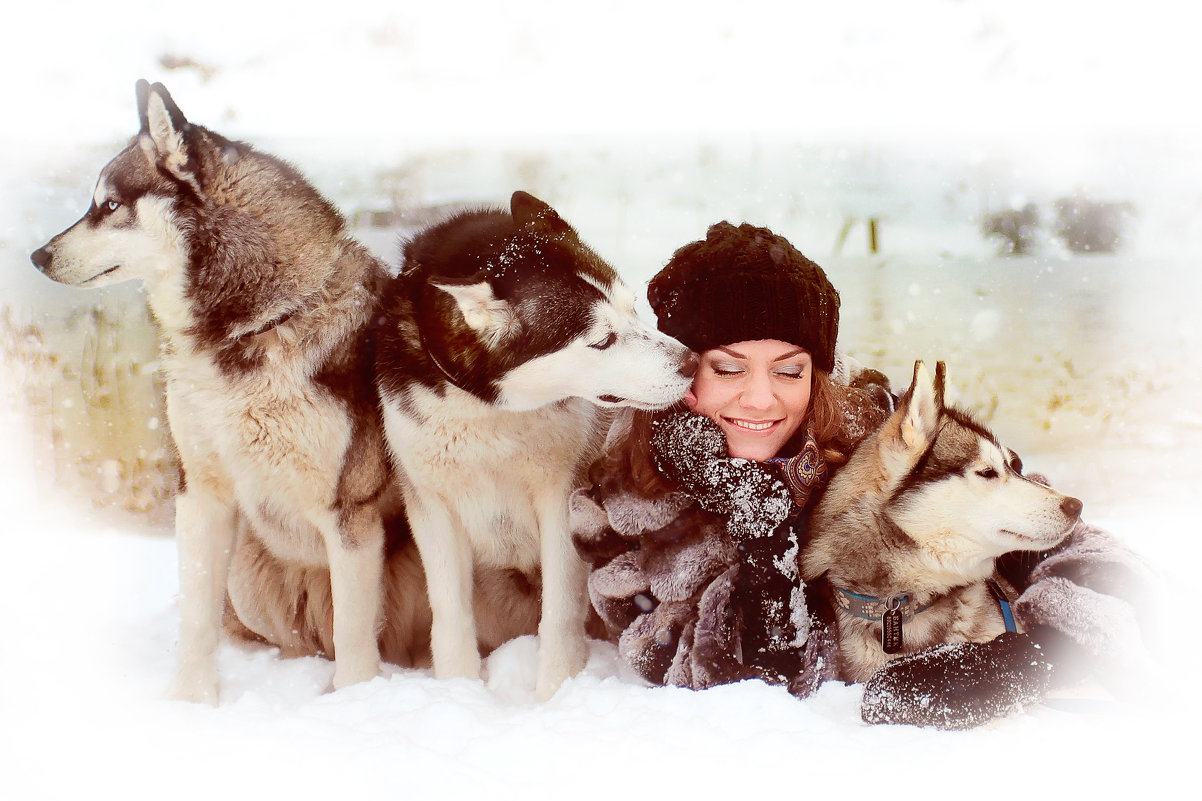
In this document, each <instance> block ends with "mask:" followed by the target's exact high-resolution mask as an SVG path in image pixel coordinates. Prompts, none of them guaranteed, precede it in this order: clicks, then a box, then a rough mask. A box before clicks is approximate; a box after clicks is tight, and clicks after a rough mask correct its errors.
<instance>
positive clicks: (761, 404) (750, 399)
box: [739, 373, 773, 411]
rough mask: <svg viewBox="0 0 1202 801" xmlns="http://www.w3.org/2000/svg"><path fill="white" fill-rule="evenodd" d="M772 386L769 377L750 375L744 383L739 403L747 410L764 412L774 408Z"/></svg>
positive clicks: (757, 374)
mask: <svg viewBox="0 0 1202 801" xmlns="http://www.w3.org/2000/svg"><path fill="white" fill-rule="evenodd" d="M772 402H773V397H772V385H771V382H770V381H769V380H768V376H767V375H761V374H759V373H749V374H748V375H747V377H746V379H744V382H743V392H742V393H741V395H740V396H739V403H740V405H741V406H743V408H745V409H754V410H755V411H763V410H765V409H770V408H772Z"/></svg>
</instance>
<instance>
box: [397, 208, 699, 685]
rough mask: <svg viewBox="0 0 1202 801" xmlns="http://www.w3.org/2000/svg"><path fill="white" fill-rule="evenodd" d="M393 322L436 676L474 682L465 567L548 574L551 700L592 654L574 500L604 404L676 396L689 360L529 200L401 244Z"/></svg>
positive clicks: (543, 630) (600, 265)
mask: <svg viewBox="0 0 1202 801" xmlns="http://www.w3.org/2000/svg"><path fill="white" fill-rule="evenodd" d="M385 314H386V321H385V324H384V327H383V330H382V331H381V334H380V342H379V353H378V360H377V380H378V382H379V389H380V396H381V400H382V405H383V410H384V421H385V430H386V432H387V438H388V444H389V446H390V448H391V452H392V456H393V459H394V465H395V468H396V471H397V475H398V478H399V481H400V485H401V487H402V490H403V495H404V499H405V505H406V510H407V514H408V516H409V522H410V526H411V528H412V530H413V535H414V538H415V539H416V541H417V545H418V548H419V550H420V552H421V557H422V563H423V565H424V567H425V571H426V576H427V583H428V585H429V593H430V606H431V610H432V612H433V627H432V631H431V647H432V651H433V660H434V669H435V674H436V675H437V676H439V677H453V676H464V677H469V678H475V677H477V676H479V673H480V655H479V651H478V649H477V631H476V625H475V622H474V620H473V614H472V589H473V571H476V570H479V569H485V568H487V569H496V568H501V569H512V570H519V571H522V572H525V573H526V574H528V575H531V576H539V575H540V574H541V584H542V617H541V620H540V623H539V635H540V643H541V645H540V648H541V652H540V661H539V672H538V686H537V694H538V695H539V697H541V698H546V697H549V696H550V695H552V694H553V693H554V692H555V690H556V689H557V688H558V687H559V686H560V684H561V683H562V682H563V680H564V679H566V678H568V677H569V676H572V675H574V674H575V673H576V672H577V671H579V669H580V668H582V667H583V665H584V661H585V657H586V653H585V640H584V623H585V618H586V614H587V611H588V597H587V593H586V589H585V579H586V574H587V570H586V568H585V566H584V564H583V563H582V562H581V561H580V559H579V557H578V556H577V555H576V553H575V550H574V549H573V547H572V542H571V539H570V535H569V532H568V519H567V517H568V507H567V498H568V495H569V493H570V492H571V491H572V490H573V489H574V488H575V487H577V486H579V485H580V484H581V483H582V482H583V479H584V472H585V470H586V469H587V467H588V465H589V463H590V462H591V461H592V460H593V459H594V458H595V457H596V455H597V453H598V452H599V448H600V446H601V444H602V441H603V438H604V436H605V431H606V429H607V427H608V424H609V421H610V419H611V417H612V414H611V410H612V409H614V408H617V407H622V406H627V407H636V408H642V409H658V408H664V407H667V406H669V405H671V404H673V403H675V402H677V401H679V400H680V399H681V398H682V397H683V396H684V394H685V392H686V390H687V389H688V387H689V385H690V383H691V377H692V374H693V372H694V370H695V369H696V357H695V356H694V355H693V354H691V353H690V352H689V350H688V349H687V348H685V347H684V346H683V345H681V344H680V343H678V342H677V341H676V340H674V339H671V338H669V337H667V336H665V335H663V334H661V333H659V332H658V331H656V330H655V329H654V328H652V327H650V326H648V325H647V324H646V323H645V322H643V321H642V320H640V319H639V317H638V315H637V314H636V312H635V306H634V296H633V294H632V293H631V292H630V290H629V289H628V288H627V287H626V285H625V284H623V283H622V282H621V281H620V280H619V278H618V276H617V274H616V273H615V272H614V270H613V268H611V267H610V266H609V265H608V264H607V263H606V262H605V261H603V260H602V259H601V258H600V257H599V256H598V255H597V254H596V253H594V252H593V251H592V250H590V249H589V248H588V247H587V246H585V245H584V244H583V243H582V242H581V241H580V239H579V237H578V236H577V234H576V231H575V230H574V229H573V228H572V227H571V226H569V225H568V224H567V223H565V222H564V221H563V220H562V219H561V218H560V216H559V215H558V214H557V213H556V212H555V210H554V209H552V208H551V207H550V206H548V205H547V204H545V203H543V202H542V201H540V200H538V199H537V198H534V197H532V196H530V195H528V194H526V193H524V192H516V193H514V195H513V198H512V200H511V204H510V210H509V211H501V210H485V211H473V212H467V213H463V214H460V215H458V216H456V217H453V218H451V219H449V220H447V221H446V222H443V223H441V224H439V225H436V226H434V227H432V228H429V229H427V230H426V231H424V232H422V233H421V234H419V235H418V236H417V237H416V238H415V239H413V240H412V241H410V242H409V243H408V244H407V245H406V246H405V248H404V263H403V266H402V271H401V275H400V277H399V278H398V279H397V280H396V282H395V283H394V285H393V287H392V288H391V289H390V290H389V293H388V295H387V297H386V300H385Z"/></svg>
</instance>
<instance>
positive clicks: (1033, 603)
mask: <svg viewBox="0 0 1202 801" xmlns="http://www.w3.org/2000/svg"><path fill="white" fill-rule="evenodd" d="M1153 586H1154V581H1153V575H1152V571H1151V569H1150V568H1149V566H1148V565H1147V563H1146V562H1144V560H1142V559H1141V558H1140V557H1138V556H1137V555H1136V554H1135V553H1133V552H1132V551H1131V550H1129V549H1128V548H1126V547H1125V546H1124V545H1123V544H1122V543H1120V542H1118V541H1117V540H1116V539H1115V538H1114V537H1112V536H1111V535H1109V534H1107V533H1106V532H1105V531H1102V530H1101V529H1099V528H1096V527H1094V526H1090V525H1088V524H1086V523H1078V524H1077V526H1076V527H1075V528H1074V529H1073V531H1072V532H1071V533H1070V534H1069V537H1068V539H1067V540H1066V541H1065V543H1064V544H1063V545H1061V546H1060V547H1059V548H1057V550H1056V551H1054V552H1053V553H1052V554H1051V555H1049V556H1048V557H1047V558H1046V559H1044V560H1043V561H1041V562H1039V563H1038V564H1037V565H1035V567H1034V569H1032V571H1031V574H1030V578H1029V583H1028V585H1027V587H1026V588H1025V590H1024V591H1023V592H1022V594H1021V595H1020V596H1019V598H1018V601H1017V602H1016V603H1015V604H1014V613H1015V617H1016V618H1017V619H1018V621H1019V622H1020V623H1021V624H1022V625H1023V627H1024V628H1026V629H1028V630H1030V629H1032V628H1034V627H1036V626H1047V627H1050V628H1052V629H1055V630H1056V631H1058V632H1060V633H1061V634H1064V635H1066V636H1067V637H1068V638H1069V639H1070V640H1071V641H1072V642H1074V643H1076V644H1077V645H1078V646H1080V648H1081V649H1082V650H1083V651H1084V652H1085V654H1087V655H1088V658H1089V662H1090V667H1092V668H1093V669H1094V670H1095V671H1096V672H1097V673H1098V674H1099V675H1100V676H1101V677H1103V678H1104V680H1106V683H1107V684H1108V685H1111V686H1114V685H1115V684H1118V685H1122V686H1128V687H1129V686H1132V685H1133V684H1138V683H1139V682H1141V681H1142V679H1143V678H1145V677H1147V676H1148V675H1150V674H1149V672H1148V671H1149V670H1150V667H1151V664H1152V660H1151V654H1150V651H1149V644H1150V643H1149V634H1150V628H1149V623H1150V621H1149V620H1148V619H1147V616H1148V613H1149V612H1150V609H1149V604H1150V596H1151V593H1152V588H1153Z"/></svg>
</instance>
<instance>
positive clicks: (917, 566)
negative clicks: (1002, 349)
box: [801, 362, 1081, 681]
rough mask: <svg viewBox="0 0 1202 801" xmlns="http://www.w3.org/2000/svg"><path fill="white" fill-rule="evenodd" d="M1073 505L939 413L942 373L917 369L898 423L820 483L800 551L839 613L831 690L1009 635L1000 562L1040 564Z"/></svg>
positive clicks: (985, 434) (987, 437)
mask: <svg viewBox="0 0 1202 801" xmlns="http://www.w3.org/2000/svg"><path fill="white" fill-rule="evenodd" d="M1080 515H1081V502H1080V501H1079V500H1077V499H1076V498H1071V497H1068V496H1066V495H1062V494H1061V493H1059V492H1057V491H1055V490H1054V489H1052V488H1051V487H1048V486H1046V485H1045V484H1043V483H1041V482H1039V481H1036V480H1033V479H1032V478H1029V477H1026V476H1024V475H1023V472H1022V462H1021V461H1020V460H1019V458H1018V456H1017V454H1015V453H1014V451H1012V450H1010V449H1008V448H1006V447H1004V446H1003V445H1001V444H1000V443H999V442H998V440H997V438H996V437H995V436H994V435H993V434H992V433H991V432H990V431H988V430H987V429H986V428H984V427H983V426H981V425H980V424H978V423H976V422H975V421H974V420H973V419H972V418H971V417H969V416H968V415H966V414H965V413H963V412H961V411H959V410H958V409H956V408H955V407H952V406H947V405H945V403H944V366H943V363H942V362H940V363H939V364H938V365H937V367H936V371H935V375H934V377H932V376H931V373H930V371H929V370H927V369H926V367H925V366H924V365H923V363H922V362H916V363H915V365H914V379H913V382H912V383H911V385H910V388H909V390H908V391H907V392H906V394H905V395H904V396H903V397H902V400H901V402H900V403H899V404H898V408H897V411H895V412H894V413H893V415H892V416H891V417H890V418H889V419H888V420H886V421H885V423H884V424H883V425H882V426H881V427H880V428H879V429H877V431H876V432H875V433H873V434H871V435H869V437H868V438H867V439H865V440H864V441H863V442H861V443H860V445H858V446H857V447H856V450H855V452H854V453H853V454H852V456H851V459H850V460H849V461H848V462H847V464H846V465H844V466H843V467H841V468H840V469H839V471H838V472H837V473H836V474H835V476H834V477H833V478H832V479H831V482H830V485H829V486H828V487H827V489H826V492H825V494H824V495H823V497H822V500H821V501H820V502H819V503H818V506H817V508H816V509H815V510H814V514H813V516H812V518H811V520H810V525H809V530H810V538H809V540H808V541H807V543H806V545H805V546H804V547H803V548H802V552H801V574H802V578H804V579H805V580H806V581H816V580H818V579H823V580H824V581H825V582H826V584H827V585H828V586H829V588H830V593H831V598H832V601H833V603H834V606H835V609H836V620H837V628H838V636H839V645H840V652H841V656H842V660H843V662H842V666H841V671H840V673H841V675H840V678H842V679H844V680H845V681H866V680H867V679H868V678H869V677H870V676H871V675H872V674H873V673H875V672H876V671H877V669H878V668H880V667H881V666H882V665H884V664H885V662H887V661H889V660H890V659H893V658H895V657H898V656H901V655H903V654H912V653H915V652H917V651H921V650H923V649H925V648H929V647H931V646H933V645H938V644H940V643H945V642H984V641H986V640H991V639H993V638H994V637H997V636H998V635H1000V634H1001V633H1002V632H1004V631H1006V630H1008V629H1009V630H1017V623H1016V622H1015V621H1014V620H1013V619H1012V616H1011V615H1010V614H1009V607H1008V600H1010V599H1013V597H1014V588H1013V587H1011V586H1009V585H1008V584H1007V583H1006V581H1005V579H1004V578H1003V577H1002V576H1001V575H1000V574H998V572H997V568H996V561H997V558H998V557H1000V556H1001V555H1002V554H1005V553H1008V552H1011V551H1044V550H1048V549H1050V548H1053V547H1054V546H1056V545H1057V544H1059V543H1060V542H1061V541H1062V540H1063V539H1064V538H1065V537H1066V536H1068V534H1069V533H1070V532H1071V531H1072V529H1073V527H1074V526H1076V525H1077V523H1078V521H1079V520H1080Z"/></svg>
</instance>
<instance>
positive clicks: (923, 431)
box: [898, 361, 946, 452]
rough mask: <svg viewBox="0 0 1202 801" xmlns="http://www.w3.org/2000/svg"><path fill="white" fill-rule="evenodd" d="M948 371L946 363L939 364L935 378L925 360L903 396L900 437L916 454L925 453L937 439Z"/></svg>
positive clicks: (915, 365) (915, 372)
mask: <svg viewBox="0 0 1202 801" xmlns="http://www.w3.org/2000/svg"><path fill="white" fill-rule="evenodd" d="M945 376H946V368H945V367H944V364H943V362H938V363H937V364H936V365H935V377H934V378H932V377H931V372H930V370H928V369H927V366H926V364H924V363H923V362H922V361H916V362H914V379H913V380H912V381H911V382H910V388H909V389H908V390H906V394H905V395H904V396H903V397H902V400H901V404H899V405H900V411H901V412H902V418H901V427H900V429H899V432H898V433H899V435H900V437H901V440H902V443H903V444H905V446H906V448H908V449H909V450H910V451H912V452H922V451H925V450H926V448H927V446H928V445H930V443H931V441H932V440H933V439H934V438H935V432H936V430H937V429H938V427H939V415H940V413H941V412H942V411H943V388H944V379H945Z"/></svg>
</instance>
